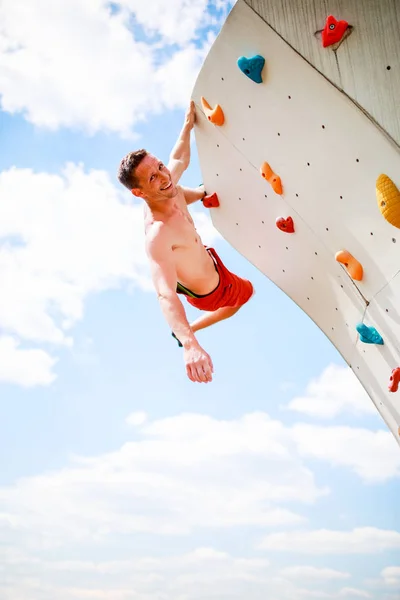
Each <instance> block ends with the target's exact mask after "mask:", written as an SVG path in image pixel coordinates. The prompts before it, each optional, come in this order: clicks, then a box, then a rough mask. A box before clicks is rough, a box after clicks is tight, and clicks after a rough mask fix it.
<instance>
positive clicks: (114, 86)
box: [0, 0, 224, 137]
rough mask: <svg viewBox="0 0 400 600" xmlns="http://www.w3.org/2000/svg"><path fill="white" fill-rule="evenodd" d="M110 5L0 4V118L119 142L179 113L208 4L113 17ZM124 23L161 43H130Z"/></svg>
mask: <svg viewBox="0 0 400 600" xmlns="http://www.w3.org/2000/svg"><path fill="white" fill-rule="evenodd" d="M110 4H111V3H109V2H106V1H104V0H90V1H88V2H83V3H82V2H80V1H79V0H70V1H69V2H67V3H65V2H61V0H42V1H41V2H31V3H28V4H27V3H26V2H25V1H24V0H3V2H2V3H1V5H0V22H1V23H2V30H1V33H0V97H1V102H2V108H3V110H4V111H7V112H10V113H16V112H20V113H22V114H23V115H24V116H25V118H26V119H27V120H28V121H30V122H31V123H33V124H35V125H37V126H40V127H45V128H49V129H51V130H53V129H57V128H59V127H70V128H80V129H82V130H84V131H87V132H88V133H90V134H92V133H94V132H97V131H101V130H102V131H111V132H115V133H118V134H120V135H122V136H125V137H126V136H130V135H132V132H133V131H134V129H135V126H136V125H137V123H139V122H141V121H143V120H144V119H147V118H150V117H151V115H152V114H154V113H156V112H159V111H161V110H163V109H164V108H165V107H168V108H175V107H184V106H186V104H187V103H188V101H189V97H190V92H191V89H192V86H193V83H194V80H195V78H196V76H197V73H198V71H199V69H200V67H201V64H202V62H203V59H204V56H205V53H206V52H207V51H208V48H209V45H210V42H211V39H207V40H206V41H205V42H204V43H203V44H202V43H199V40H198V38H197V33H196V32H197V30H198V29H199V28H202V27H208V26H209V25H210V18H209V15H208V13H207V11H206V9H207V0H190V1H189V0H170V1H169V2H168V3H166V2H164V1H163V0H152V2H142V1H141V0H126V1H125V0H124V1H123V2H121V3H118V2H115V3H114V5H115V7H117V8H119V10H117V11H112V10H111V9H110ZM121 8H122V10H121ZM223 17H224V14H223V15H222V14H221V18H223ZM133 21H134V22H135V23H136V24H139V25H142V26H143V27H144V28H145V30H146V31H147V32H150V33H156V34H157V35H159V36H161V39H159V40H158V41H157V43H156V42H155V41H152V42H146V40H145V39H143V36H142V39H141V38H139V37H138V34H137V32H136V31H135V33H133V30H132V22H133ZM71 32H73V37H71ZM210 32H211V30H210ZM193 41H196V44H195V45H194V44H193V43H192V42H193Z"/></svg>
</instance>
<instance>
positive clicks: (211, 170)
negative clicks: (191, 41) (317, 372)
mask: <svg viewBox="0 0 400 600" xmlns="http://www.w3.org/2000/svg"><path fill="white" fill-rule="evenodd" d="M352 35H355V32H353V33H352ZM343 43H346V40H345V41H344V42H343ZM325 50H327V49H326V48H325ZM399 52H400V50H399ZM256 55H258V56H260V57H262V58H261V59H257V60H258V61H259V60H261V63H262V59H264V60H265V64H264V66H263V68H262V71H261V79H262V82H261V83H257V80H258V79H257V78H258V77H259V76H260V75H259V73H258V71H257V60H255V70H254V71H252V67H253V61H250V62H246V58H247V59H248V58H253V57H255V56H256ZM240 57H242V58H241V59H240V60H239V64H240V66H239V64H238V59H239V58H240ZM246 71H247V72H250V75H251V77H253V78H251V77H249V76H248V75H247V74H246ZM193 99H194V100H195V102H196V105H197V115H198V119H197V124H196V127H195V134H196V142H197V147H198V152H199V158H200V166H201V170H202V173H203V181H204V184H205V186H206V189H207V190H208V191H209V192H211V191H213V192H216V193H217V196H218V199H219V206H218V207H216V208H212V209H210V214H211V218H212V220H213V223H214V225H215V227H216V228H217V229H218V230H219V231H220V233H221V234H222V235H223V237H224V238H225V239H226V240H227V241H228V242H229V243H230V244H231V245H232V246H233V247H234V248H236V250H238V251H239V252H240V253H241V254H242V255H244V256H245V257H246V258H247V259H248V260H249V261H250V262H251V263H252V264H253V265H255V266H256V267H257V268H258V269H260V271H262V272H263V273H264V274H265V275H266V276H267V277H268V278H269V279H271V280H272V281H273V282H274V283H275V284H276V285H277V286H278V287H279V288H280V289H281V290H283V291H284V292H285V293H286V294H287V295H288V296H289V297H290V298H291V299H292V300H293V301H294V302H296V304H297V305H298V306H299V307H300V308H301V309H302V310H304V312H306V313H307V314H308V315H309V317H310V318H311V319H312V320H313V321H314V322H315V323H316V324H317V325H318V327H320V328H321V330H322V331H323V332H324V333H325V334H326V335H327V336H328V338H329V339H330V340H331V342H332V343H333V344H334V345H335V347H336V348H337V349H338V351H339V352H340V353H341V355H342V356H343V358H344V360H345V361H346V362H347V363H348V364H349V365H350V366H351V368H352V369H353V371H354V373H355V374H356V376H357V377H358V378H359V380H360V381H361V383H362V384H363V386H364V387H365V389H366V390H367V392H368V393H369V395H370V397H371V400H372V402H374V404H375V406H376V408H377V410H378V411H379V413H380V414H381V416H382V417H383V419H384V420H385V422H386V423H387V425H388V427H389V428H390V430H391V431H392V432H393V434H394V435H395V437H396V439H397V441H398V442H399V426H400V391H399V392H398V393H394V392H391V391H389V389H388V386H389V383H390V376H391V373H392V370H393V369H395V368H396V367H398V366H400V314H399V307H400V229H398V228H397V227H395V226H393V225H392V224H390V223H389V222H388V221H387V220H386V219H385V218H384V217H383V215H382V213H381V210H380V207H379V205H378V201H377V195H376V182H377V179H378V177H379V176H380V175H381V174H386V175H387V176H388V177H389V178H390V180H391V185H392V186H393V187H394V186H395V185H397V186H399V187H400V152H399V149H398V147H397V145H396V144H395V143H393V140H391V139H390V138H389V137H388V136H386V135H385V134H383V133H382V130H381V129H380V127H377V126H376V124H374V123H373V122H372V121H371V119H369V118H368V116H367V115H366V114H365V113H364V112H363V111H362V110H360V109H359V108H358V107H357V106H356V105H355V104H354V102H352V100H350V99H349V98H348V97H347V96H346V95H344V94H343V93H341V92H340V91H339V90H338V89H337V87H335V86H334V85H332V83H331V82H330V81H329V80H327V79H326V78H325V77H323V76H322V75H321V74H320V73H319V72H318V71H317V70H316V69H314V68H313V67H312V66H311V65H310V64H309V63H308V62H307V61H305V60H304V59H303V58H302V57H301V56H300V55H299V54H298V53H297V52H296V51H294V50H293V49H292V48H291V47H290V45H288V44H287V43H286V42H285V41H284V40H283V39H282V38H281V37H280V36H279V35H278V34H277V33H276V32H275V31H274V30H273V29H272V28H271V27H269V26H268V25H267V24H266V23H265V21H264V20H263V19H261V18H260V17H259V15H257V14H256V13H255V12H254V11H253V10H252V9H251V8H250V7H249V6H248V5H247V4H246V3H245V2H244V1H242V0H239V1H238V2H237V3H236V5H235V7H234V8H233V10H232V12H231V13H230V15H229V17H228V19H227V21H226V23H225V25H224V27H223V28H222V30H221V32H220V35H219V36H218V38H217V39H216V41H215V42H214V44H213V46H212V48H211V50H210V52H209V54H208V56H207V58H206V60H205V62H204V65H203V67H202V70H201V72H200V74H199V77H198V79H197V82H196V85H195V88H194V90H193ZM217 105H219V107H220V108H218V106H217ZM218 111H219V113H220V114H219V115H218ZM218 116H219V118H220V120H219V121H218ZM263 173H264V175H265V176H263ZM279 182H281V185H282V189H279ZM382 201H384V202H386V203H387V206H386V207H385V209H387V208H390V207H391V203H393V202H396V198H395V197H393V198H392V199H389V198H388V197H387V196H385V197H384V199H383V200H382ZM399 204H400V200H399ZM382 210H384V209H382ZM392 216H393V213H392ZM287 219H289V221H287ZM290 219H291V220H292V222H293V227H294V232H293V233H290V225H291V223H290ZM277 220H278V223H277ZM279 220H281V221H279ZM278 224H279V227H278ZM399 225H400V222H399ZM340 251H347V252H349V253H350V254H351V256H352V257H353V258H354V259H355V260H354V261H353V262H352V261H351V260H350V261H349V259H348V258H347V259H346V258H345V259H344V263H342V262H339V261H338V260H336V255H337V253H338V252H340ZM353 263H354V264H355V266H357V265H358V263H360V264H361V265H362V271H363V272H362V278H361V280H359V279H356V277H357V276H358V275H357V273H355V272H353V271H351V273H352V276H350V269H351V268H352V267H353V266H354V265H353ZM358 266H359V265H358ZM360 324H363V325H364V326H366V327H374V328H375V329H376V330H377V331H378V332H379V334H380V336H381V337H382V341H383V344H382V343H366V342H364V341H361V335H360V333H359V331H361V329H360V327H359V326H360ZM361 333H364V332H362V331H361ZM373 333H374V332H373ZM367 334H368V331H367ZM362 339H364V338H362ZM373 341H376V339H375V340H373ZM378 341H380V340H378Z"/></svg>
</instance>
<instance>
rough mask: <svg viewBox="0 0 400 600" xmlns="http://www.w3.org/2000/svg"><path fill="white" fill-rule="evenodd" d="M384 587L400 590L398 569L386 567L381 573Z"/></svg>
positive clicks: (399, 572)
mask: <svg viewBox="0 0 400 600" xmlns="http://www.w3.org/2000/svg"><path fill="white" fill-rule="evenodd" d="M381 577H382V579H383V581H384V583H385V585H391V586H396V587H397V588H398V589H400V567H386V568H385V569H383V571H382V573H381Z"/></svg>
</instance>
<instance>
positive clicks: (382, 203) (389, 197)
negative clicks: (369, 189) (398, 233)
mask: <svg viewBox="0 0 400 600" xmlns="http://www.w3.org/2000/svg"><path fill="white" fill-rule="evenodd" d="M376 199H377V201H378V206H379V209H380V211H381V213H382V215H383V217H384V218H385V219H386V221H388V222H389V223H390V224H391V225H393V226H394V227H398V228H399V229H400V191H399V190H398V189H397V187H396V186H395V184H394V183H393V181H392V180H391V179H390V177H388V176H387V175H385V174H382V175H379V177H378V179H377V180H376Z"/></svg>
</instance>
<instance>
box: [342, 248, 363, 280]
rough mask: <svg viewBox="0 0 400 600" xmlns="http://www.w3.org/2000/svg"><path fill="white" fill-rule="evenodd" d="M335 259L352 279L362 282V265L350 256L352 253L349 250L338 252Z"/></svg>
mask: <svg viewBox="0 0 400 600" xmlns="http://www.w3.org/2000/svg"><path fill="white" fill-rule="evenodd" d="M335 259H336V260H337V261H338V262H340V263H342V264H343V265H344V266H345V267H346V269H347V272H348V274H349V275H350V277H351V278H352V279H356V280H357V281H361V279H362V278H363V268H362V265H361V263H359V262H358V260H356V259H355V258H354V256H352V255H351V254H350V252H347V250H340V252H336V254H335Z"/></svg>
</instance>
